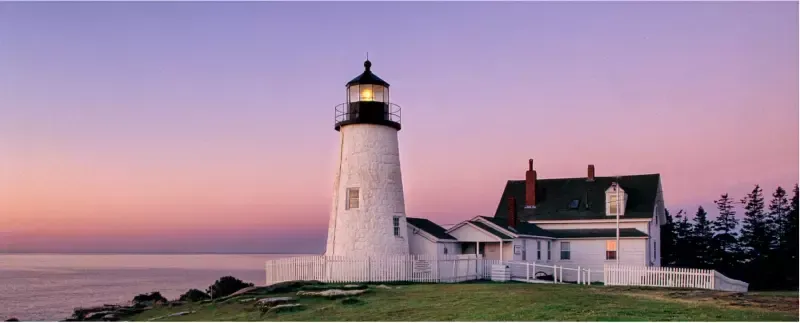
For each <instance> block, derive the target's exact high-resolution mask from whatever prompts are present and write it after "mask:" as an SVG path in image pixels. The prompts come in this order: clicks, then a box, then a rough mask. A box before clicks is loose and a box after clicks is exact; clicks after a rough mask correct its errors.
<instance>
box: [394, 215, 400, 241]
mask: <svg viewBox="0 0 800 323" xmlns="http://www.w3.org/2000/svg"><path fill="white" fill-rule="evenodd" d="M392 226H393V227H394V236H395V237H399V236H400V217H399V216H395V217H394V218H392Z"/></svg>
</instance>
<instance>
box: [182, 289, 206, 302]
mask: <svg viewBox="0 0 800 323" xmlns="http://www.w3.org/2000/svg"><path fill="white" fill-rule="evenodd" d="M209 298H211V297H209V296H208V294H206V293H204V292H203V291H201V290H199V289H194V288H192V289H190V290H188V291H186V293H183V295H181V296H180V298H178V300H179V301H182V302H199V301H202V300H206V299H209Z"/></svg>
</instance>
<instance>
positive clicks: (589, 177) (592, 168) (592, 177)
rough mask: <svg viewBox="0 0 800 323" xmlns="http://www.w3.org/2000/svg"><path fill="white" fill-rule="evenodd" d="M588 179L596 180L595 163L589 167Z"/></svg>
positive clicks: (590, 180) (588, 180) (589, 180)
mask: <svg viewBox="0 0 800 323" xmlns="http://www.w3.org/2000/svg"><path fill="white" fill-rule="evenodd" d="M586 181H587V182H594V165H591V164H590V165H589V169H588V171H587V174H586Z"/></svg>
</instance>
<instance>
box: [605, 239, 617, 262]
mask: <svg viewBox="0 0 800 323" xmlns="http://www.w3.org/2000/svg"><path fill="white" fill-rule="evenodd" d="M614 259H617V241H615V240H607V241H606V260H614Z"/></svg>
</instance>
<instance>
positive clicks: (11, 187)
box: [0, 2, 798, 252]
mask: <svg viewBox="0 0 800 323" xmlns="http://www.w3.org/2000/svg"><path fill="white" fill-rule="evenodd" d="M797 6H798V4H797V3H793V2H773V3H757V2H725V3H723V2H660V3H655V2H619V3H612V2H592V3H589V2H580V3H579V2H548V3H545V2H505V3H477V2H437V3H424V2H413V3H412V2H408V3H402V2H395V3H379V2H369V3H367V2H340V3H331V2H298V3H289V2H239V3H221V2H193V3H189V2H172V3H154V2H148V3H137V2H127V3H123V2H83V3H78V2H50V3H12V2H2V3H0V252H3V251H11V252H25V251H40V252H98V251H104V252H321V251H322V250H323V249H324V241H325V235H326V232H327V224H328V216H329V206H330V202H331V194H332V190H333V176H334V169H335V167H336V153H337V151H336V149H337V148H338V146H337V143H338V133H337V132H336V131H335V130H334V129H333V121H334V120H333V117H334V110H333V107H334V105H336V104H338V103H341V102H343V101H344V100H345V88H344V84H345V83H346V82H347V81H349V80H350V79H352V78H353V77H355V76H357V75H358V74H360V73H361V72H362V71H363V67H362V63H363V61H364V58H365V53H366V52H369V57H370V60H371V61H372V62H373V67H372V70H373V71H374V72H375V73H376V74H377V75H379V76H380V77H381V78H383V79H385V80H386V81H388V82H389V83H391V85H392V87H391V89H392V92H391V97H392V100H393V102H395V103H397V104H400V105H401V106H402V107H403V110H402V117H403V119H402V124H403V130H401V131H400V135H399V136H400V154H401V157H400V158H401V163H402V171H403V174H402V176H403V184H404V187H405V199H406V206H407V212H408V213H407V215H408V216H412V217H427V218H429V219H431V220H433V221H435V222H437V223H440V224H447V223H455V222H458V221H460V220H463V219H465V218H468V217H472V216H475V215H479V214H480V215H492V214H493V213H494V210H495V208H496V206H497V203H498V198H499V197H500V195H501V193H502V189H503V187H504V185H505V182H506V181H507V180H509V179H523V178H524V172H525V170H526V168H527V160H528V158H533V159H534V166H535V168H536V170H537V172H538V174H539V177H540V178H553V177H580V176H585V174H586V165H587V164H590V163H591V164H594V165H595V166H596V168H597V175H598V176H611V175H624V174H638V173H660V174H661V175H662V181H663V188H664V194H665V200H666V205H667V208H668V209H670V210H677V209H679V208H686V209H691V211H690V212H692V213H693V212H694V209H696V208H697V206H698V205H700V204H702V205H704V206H706V208H712V207H713V204H712V202H713V200H714V199H716V198H718V197H719V195H720V194H721V193H725V192H728V193H731V194H732V195H733V197H734V198H735V199H736V200H737V201H738V200H739V199H740V198H741V197H742V196H743V195H744V194H745V193H747V192H748V191H750V190H751V189H752V188H753V186H754V185H755V184H761V185H762V186H763V187H765V192H766V193H767V194H770V193H771V192H772V190H774V188H775V187H776V186H778V185H781V186H784V187H790V186H792V185H794V183H795V182H796V181H797V178H798V101H797V100H798V28H797V24H798V8H797ZM712 213H713V212H712Z"/></svg>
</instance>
